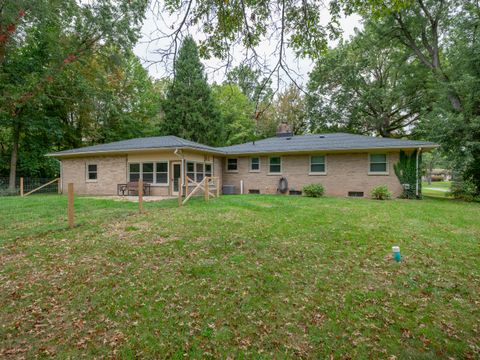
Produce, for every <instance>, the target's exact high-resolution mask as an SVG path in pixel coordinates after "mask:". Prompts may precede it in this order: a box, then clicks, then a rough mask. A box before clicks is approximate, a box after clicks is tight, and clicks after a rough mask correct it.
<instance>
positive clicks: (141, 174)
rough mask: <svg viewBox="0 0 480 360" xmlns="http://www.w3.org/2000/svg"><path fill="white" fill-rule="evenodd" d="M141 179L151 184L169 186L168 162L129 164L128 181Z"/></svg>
mask: <svg viewBox="0 0 480 360" xmlns="http://www.w3.org/2000/svg"><path fill="white" fill-rule="evenodd" d="M140 179H143V181H144V182H147V183H151V184H156V185H168V183H169V181H168V161H158V162H153V161H149V162H138V163H129V164H128V181H130V182H136V181H139V180H140Z"/></svg>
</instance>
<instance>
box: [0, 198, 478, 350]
mask: <svg viewBox="0 0 480 360" xmlns="http://www.w3.org/2000/svg"><path fill="white" fill-rule="evenodd" d="M65 208H66V199H65V198H64V197H60V196H55V195H52V196H40V195H39V196H31V197H28V198H1V199H0V239H1V240H0V264H1V266H0V357H25V358H32V357H48V356H52V355H53V356H56V357H58V358H67V357H69V358H77V357H79V356H85V357H87V358H93V357H115V356H116V357H119V358H160V357H161V358H165V357H173V358H178V359H180V358H182V359H183V358H185V357H193V358H203V357H207V358H227V357H231V358H237V357H239V358H298V357H302V358H328V357H330V356H333V357H334V358H388V357H390V356H391V355H395V356H396V357H397V358H398V359H407V358H420V359H436V358H445V359H446V358H479V357H480V348H479V345H478V344H479V343H480V323H479V319H480V241H479V239H480V223H479V218H480V206H479V205H478V204H470V203H462V202H457V201H452V200H446V199H434V198H430V199H425V200H421V201H414V200H410V201H409V200H393V201H385V202H381V201H373V200H362V199H339V198H319V199H312V198H302V197H281V196H261V195H258V196H256V195H250V196H231V197H228V196H224V197H222V198H220V199H215V200H211V201H210V202H209V203H205V202H204V201H203V200H202V199H194V200H192V201H191V202H189V203H188V204H187V205H186V206H184V207H182V208H178V207H177V206H176V201H175V200H167V201H162V202H157V203H147V204H145V208H146V213H145V214H142V215H139V214H137V211H136V209H137V205H136V204H134V203H126V202H114V201H112V200H98V199H88V198H78V199H77V200H76V205H75V208H76V222H77V224H78V226H77V227H76V228H74V229H72V230H69V229H67V228H66V216H65ZM392 245H399V246H400V248H401V250H402V256H403V261H402V262H401V263H395V262H393V261H392V259H391V247H392Z"/></svg>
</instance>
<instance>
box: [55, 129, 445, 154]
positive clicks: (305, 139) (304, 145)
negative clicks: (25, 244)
mask: <svg viewBox="0 0 480 360" xmlns="http://www.w3.org/2000/svg"><path fill="white" fill-rule="evenodd" d="M417 147H427V148H433V147H437V145H436V144H434V143H432V142H429V141H412V140H401V139H391V138H380V137H372V136H364V135H353V134H345V133H333V134H315V135H313V134H312V135H297V136H291V137H272V138H268V139H263V140H258V141H255V142H252V141H251V142H248V143H245V144H239V145H233V146H226V147H221V148H215V147H211V146H207V145H203V144H199V143H196V142H193V141H189V140H185V139H182V138H179V137H176V136H156V137H146V138H136V139H130V140H122V141H116V142H112V143H109V144H101V145H94V146H87V147H83V148H78V149H72V150H65V151H59V152H56V153H52V154H49V155H50V156H56V157H62V156H68V155H76V154H91V153H102V152H105V153H108V152H114V151H125V152H128V151H132V150H146V149H162V148H180V149H181V148H188V149H195V150H201V151H206V152H212V153H216V154H225V155H229V154H232V155H241V154H265V153H287V152H299V151H328V150H366V149H382V148H399V149H401V148H417Z"/></svg>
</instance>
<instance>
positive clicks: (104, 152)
mask: <svg viewBox="0 0 480 360" xmlns="http://www.w3.org/2000/svg"><path fill="white" fill-rule="evenodd" d="M175 149H188V150H193V151H201V152H205V153H209V154H217V155H225V152H224V151H221V150H218V151H216V150H210V149H202V148H198V147H193V146H169V147H155V148H139V149H126V150H95V151H83V152H72V153H62V152H56V153H49V154H46V155H45V156H47V157H54V158H70V157H82V156H94V155H99V156H103V155H109V154H112V155H115V154H118V155H123V154H125V155H127V154H129V153H138V152H144V151H145V152H151V151H158V150H172V151H174V150H175Z"/></svg>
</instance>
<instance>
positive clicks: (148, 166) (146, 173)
mask: <svg viewBox="0 0 480 360" xmlns="http://www.w3.org/2000/svg"><path fill="white" fill-rule="evenodd" d="M153 166H154V165H153V162H147V163H142V179H143V181H144V182H147V183H150V184H151V183H153V182H154V181H153V172H154V171H153Z"/></svg>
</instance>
